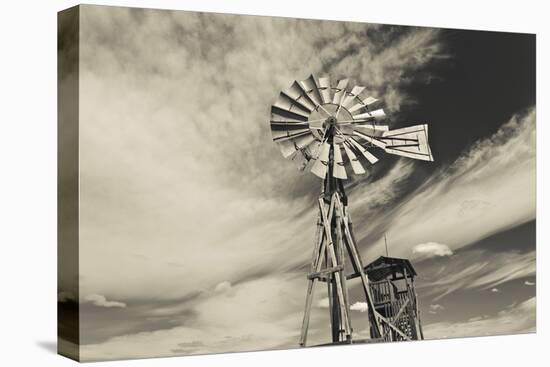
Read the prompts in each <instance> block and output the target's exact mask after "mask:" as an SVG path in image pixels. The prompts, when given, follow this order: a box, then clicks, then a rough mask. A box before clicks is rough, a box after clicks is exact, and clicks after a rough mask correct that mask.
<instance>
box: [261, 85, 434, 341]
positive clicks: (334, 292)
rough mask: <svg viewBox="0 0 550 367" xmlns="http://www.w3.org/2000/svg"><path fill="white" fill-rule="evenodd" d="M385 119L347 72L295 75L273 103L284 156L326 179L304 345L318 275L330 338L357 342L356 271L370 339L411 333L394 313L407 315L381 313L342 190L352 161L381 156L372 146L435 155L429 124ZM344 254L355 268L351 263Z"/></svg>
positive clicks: (357, 169) (359, 166)
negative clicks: (392, 123) (352, 297)
mask: <svg viewBox="0 0 550 367" xmlns="http://www.w3.org/2000/svg"><path fill="white" fill-rule="evenodd" d="M384 120H385V114H384V111H383V109H381V108H379V101H378V100H377V99H375V98H373V97H370V96H369V95H368V94H367V92H366V88H365V87H362V86H354V87H353V88H351V89H348V79H342V80H338V81H337V83H336V85H335V86H334V85H331V81H330V78H329V77H326V76H325V77H320V78H316V77H315V76H313V75H311V76H310V77H309V78H307V79H305V80H302V81H295V82H294V83H293V84H292V85H291V87H290V88H288V89H287V90H285V91H283V92H281V93H280V95H279V97H278V99H277V101H276V102H275V104H274V105H273V106H272V108H271V131H272V135H273V140H274V141H275V142H276V143H277V144H278V146H279V148H280V150H281V152H282V154H283V156H284V157H285V158H291V159H293V160H295V159H299V160H301V162H302V165H301V167H302V169H303V170H309V171H311V172H312V173H313V174H315V175H316V176H318V177H319V178H321V179H322V185H321V193H320V196H319V198H318V203H317V204H318V210H319V212H318V219H317V231H316V241H315V244H314V250H313V255H312V260H311V269H310V272H309V274H308V276H307V278H308V287H307V294H306V306H305V312H304V318H303V322H302V332H301V337H300V345H301V346H306V342H307V332H308V327H309V319H310V312H311V304H312V299H313V291H314V286H315V282H316V281H320V282H324V283H325V284H326V287H327V291H328V299H329V312H330V315H329V316H330V322H331V334H332V342H333V343H352V342H353V341H354V339H353V328H352V324H351V318H350V302H349V296H348V284H347V282H348V280H350V279H352V278H353V277H358V278H360V279H361V285H362V290H363V293H364V297H365V301H366V303H367V306H368V318H369V323H370V331H371V332H370V334H371V338H372V339H380V340H394V339H391V338H392V337H393V336H394V335H399V336H400V337H401V338H403V339H404V340H407V339H409V337H408V335H406V334H405V333H404V332H403V330H402V329H401V328H400V325H396V324H395V321H396V320H401V319H400V318H399V317H400V316H401V315H398V316H399V317H398V318H395V317H394V316H395V314H393V313H392V314H391V315H392V316H391V317H389V316H388V315H390V313H384V312H382V310H381V308H380V306H379V305H377V304H375V300H376V299H375V294H374V291H375V290H376V289H377V288H376V286H373V285H372V284H371V280H370V279H369V277H368V275H367V270H366V269H365V267H364V266H363V261H362V259H361V256H360V252H359V251H358V248H357V242H356V240H355V237H354V235H353V223H352V220H351V216H350V213H349V211H348V199H347V196H346V193H345V190H344V181H345V180H346V179H347V178H348V170H347V169H346V166H351V170H352V171H353V173H354V174H358V175H361V174H365V173H366V170H365V168H364V167H365V166H366V165H370V164H374V163H376V162H377V161H378V158H376V157H375V156H374V155H373V154H372V153H371V150H374V149H381V150H384V151H385V152H386V153H390V154H396V155H400V156H404V157H408V158H413V159H420V160H425V161H433V157H432V154H431V151H430V147H429V145H428V126H427V125H416V126H411V127H405V128H401V129H397V130H389V128H388V126H387V125H384V124H382V123H383V121H384ZM346 259H349V263H350V264H351V268H352V269H347V268H346ZM350 270H351V271H350ZM409 302H411V301H409ZM414 303H415V304H416V298H415V301H414ZM401 312H403V311H401ZM413 316H414V315H413ZM401 334H403V335H401ZM388 335H389V336H388ZM396 338H397V337H396Z"/></svg>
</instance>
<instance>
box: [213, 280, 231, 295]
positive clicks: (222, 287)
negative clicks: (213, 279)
mask: <svg viewBox="0 0 550 367" xmlns="http://www.w3.org/2000/svg"><path fill="white" fill-rule="evenodd" d="M214 290H215V291H216V292H222V293H223V292H227V291H229V290H231V282H228V281H224V282H221V283H218V284H217V285H216V287H215V288H214Z"/></svg>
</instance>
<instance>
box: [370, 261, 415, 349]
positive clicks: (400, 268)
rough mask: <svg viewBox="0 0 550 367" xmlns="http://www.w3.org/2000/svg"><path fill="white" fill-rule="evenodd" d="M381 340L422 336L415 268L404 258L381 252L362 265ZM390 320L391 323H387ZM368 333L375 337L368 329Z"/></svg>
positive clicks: (408, 338) (413, 338) (397, 339)
mask: <svg viewBox="0 0 550 367" xmlns="http://www.w3.org/2000/svg"><path fill="white" fill-rule="evenodd" d="M365 272H366V273H367V276H368V278H369V285H370V289H371V293H372V298H373V303H374V308H375V310H376V311H377V312H378V313H379V314H380V315H382V316H383V317H384V318H385V319H386V320H387V321H388V322H386V323H382V330H381V334H382V335H381V338H382V340H384V341H399V340H419V339H424V336H423V333H422V324H421V322H420V314H419V311H418V301H417V295H416V291H415V288H414V278H415V276H416V271H415V270H414V268H413V266H412V265H411V262H410V261H409V260H407V259H399V258H394V257H386V256H380V257H379V258H378V259H376V260H375V261H373V262H372V263H370V264H368V265H367V266H365ZM389 324H391V325H389ZM371 337H373V338H374V337H375V335H373V333H372V331H371Z"/></svg>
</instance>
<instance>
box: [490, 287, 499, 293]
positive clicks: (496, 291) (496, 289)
mask: <svg viewBox="0 0 550 367" xmlns="http://www.w3.org/2000/svg"><path fill="white" fill-rule="evenodd" d="M491 292H493V293H498V292H500V290H499V289H498V288H491Z"/></svg>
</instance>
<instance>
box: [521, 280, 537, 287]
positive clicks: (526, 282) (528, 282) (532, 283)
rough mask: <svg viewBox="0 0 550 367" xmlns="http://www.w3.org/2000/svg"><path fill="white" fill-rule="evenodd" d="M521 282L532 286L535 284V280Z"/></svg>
mask: <svg viewBox="0 0 550 367" xmlns="http://www.w3.org/2000/svg"><path fill="white" fill-rule="evenodd" d="M523 284H525V285H528V286H533V285H535V282H530V281H528V280H526V281H525V283H523Z"/></svg>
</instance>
